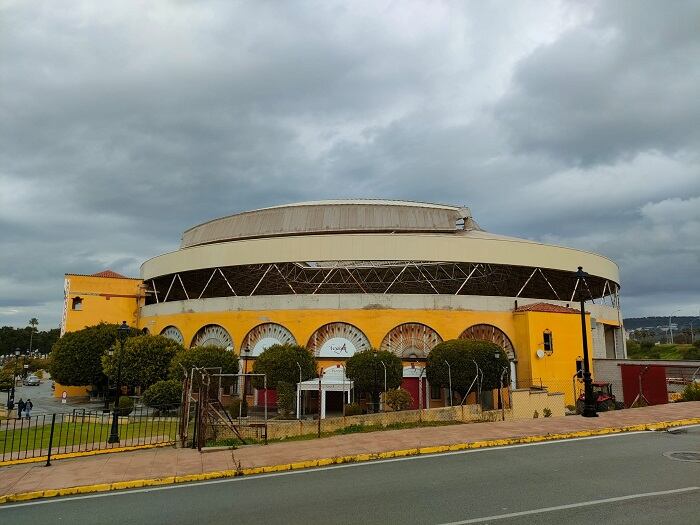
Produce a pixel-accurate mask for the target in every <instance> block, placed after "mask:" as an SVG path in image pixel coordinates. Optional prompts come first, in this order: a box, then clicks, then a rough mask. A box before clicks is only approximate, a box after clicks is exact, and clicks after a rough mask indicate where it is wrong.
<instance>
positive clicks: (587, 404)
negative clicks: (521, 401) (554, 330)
mask: <svg viewBox="0 0 700 525" xmlns="http://www.w3.org/2000/svg"><path fill="white" fill-rule="evenodd" d="M586 277H588V274H587V273H586V272H584V271H583V267H582V266H579V267H578V272H576V279H578V286H579V298H580V299H581V338H582V341H583V386H584V405H583V412H582V414H581V415H582V416H583V417H598V413H597V412H596V409H595V401H594V400H593V383H592V381H591V369H590V367H589V364H588V337H587V333H586V298H585V296H584V295H583V283H584V281H585V279H586Z"/></svg>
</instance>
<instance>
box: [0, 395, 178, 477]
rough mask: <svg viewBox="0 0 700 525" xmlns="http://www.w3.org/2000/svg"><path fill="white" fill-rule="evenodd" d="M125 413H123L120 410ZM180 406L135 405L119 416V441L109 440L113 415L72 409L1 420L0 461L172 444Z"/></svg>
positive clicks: (175, 436)
mask: <svg viewBox="0 0 700 525" xmlns="http://www.w3.org/2000/svg"><path fill="white" fill-rule="evenodd" d="M122 413H124V412H122ZM179 418H180V408H179V407H172V406H169V407H135V408H134V409H133V410H131V411H130V412H129V414H128V415H127V414H124V415H120V416H119V417H118V423H117V436H118V439H119V441H118V442H114V443H109V442H108V441H113V439H112V440H110V439H109V438H110V434H111V428H112V425H113V414H112V413H109V412H102V411H94V410H83V409H75V410H73V411H72V412H64V413H57V414H42V415H36V416H31V417H23V418H16V419H7V420H4V421H0V462H4V461H10V460H17V459H28V458H38V457H42V458H43V457H46V458H47V462H48V463H49V464H50V459H51V457H52V456H56V455H59V454H66V453H71V452H87V451H93V450H103V449H111V448H116V447H128V446H135V445H153V444H161V443H163V444H166V443H174V442H175V440H176V438H177V428H178V421H179Z"/></svg>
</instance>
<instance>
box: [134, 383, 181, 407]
mask: <svg viewBox="0 0 700 525" xmlns="http://www.w3.org/2000/svg"><path fill="white" fill-rule="evenodd" d="M181 401H182V383H181V382H180V381H178V380H177V379H168V380H167V381H158V382H156V383H153V384H152V385H151V386H149V387H148V389H146V391H145V392H144V393H143V404H144V405H146V406H148V407H155V408H158V409H160V410H172V409H173V408H175V407H176V406H178V405H179V404H180V402H181Z"/></svg>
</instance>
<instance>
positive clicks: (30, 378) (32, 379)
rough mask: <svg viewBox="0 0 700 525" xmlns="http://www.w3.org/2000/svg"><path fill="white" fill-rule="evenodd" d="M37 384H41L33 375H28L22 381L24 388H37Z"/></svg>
mask: <svg viewBox="0 0 700 525" xmlns="http://www.w3.org/2000/svg"><path fill="white" fill-rule="evenodd" d="M39 383H41V381H40V380H39V378H38V377H37V376H35V375H34V374H32V375H28V376H27V378H26V379H25V380H24V384H25V386H39Z"/></svg>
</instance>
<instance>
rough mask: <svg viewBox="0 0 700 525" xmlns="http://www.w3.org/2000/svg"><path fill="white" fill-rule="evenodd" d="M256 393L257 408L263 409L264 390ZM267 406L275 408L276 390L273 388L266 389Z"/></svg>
mask: <svg viewBox="0 0 700 525" xmlns="http://www.w3.org/2000/svg"><path fill="white" fill-rule="evenodd" d="M256 392H257V403H256V405H257V406H260V407H263V406H265V389H264V388H261V389H259V390H257V391H256ZM267 406H268V408H269V407H276V406H277V390H275V389H273V388H268V389H267Z"/></svg>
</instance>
